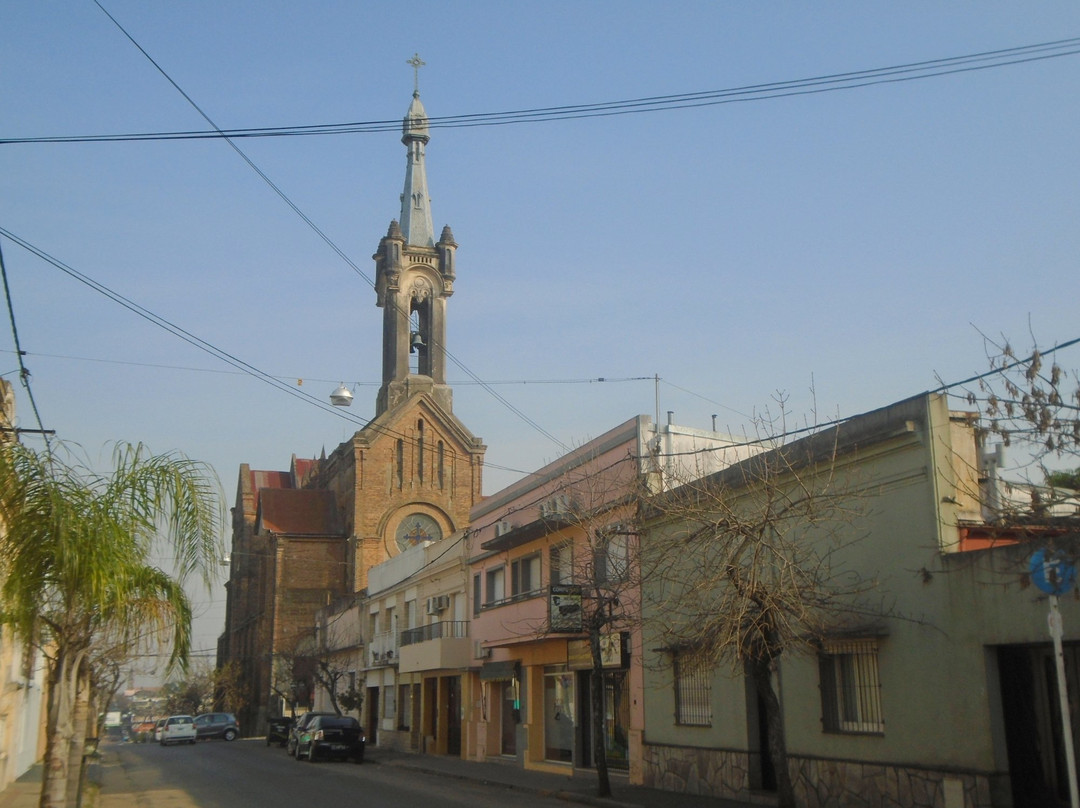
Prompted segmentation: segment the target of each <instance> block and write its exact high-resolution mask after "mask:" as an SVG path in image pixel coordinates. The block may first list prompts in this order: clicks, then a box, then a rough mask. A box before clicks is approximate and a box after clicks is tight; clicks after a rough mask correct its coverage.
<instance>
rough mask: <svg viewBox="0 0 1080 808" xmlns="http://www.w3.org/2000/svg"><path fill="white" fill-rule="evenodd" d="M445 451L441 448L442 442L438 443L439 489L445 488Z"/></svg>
mask: <svg viewBox="0 0 1080 808" xmlns="http://www.w3.org/2000/svg"><path fill="white" fill-rule="evenodd" d="M445 455H446V450H445V448H444V447H443V442H442V441H439V488H445V487H446V478H445V470H444V468H443V464H444V462H445Z"/></svg>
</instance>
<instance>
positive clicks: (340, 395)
mask: <svg viewBox="0 0 1080 808" xmlns="http://www.w3.org/2000/svg"><path fill="white" fill-rule="evenodd" d="M352 400H353V394H352V391H351V390H349V388H348V387H346V386H345V382H342V383H341V386H340V387H338V389H337V390H335V391H334V392H332V393H331V394H330V403H331V404H333V405H334V406H335V407H348V406H349V405H350V404H352Z"/></svg>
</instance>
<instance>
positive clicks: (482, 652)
mask: <svg viewBox="0 0 1080 808" xmlns="http://www.w3.org/2000/svg"><path fill="white" fill-rule="evenodd" d="M473 658H474V659H490V658H491V649H490V648H485V647H484V646H483V645H481V644H480V640H476V641H475V642H474V643H473Z"/></svg>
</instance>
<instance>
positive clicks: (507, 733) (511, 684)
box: [498, 680, 518, 755]
mask: <svg viewBox="0 0 1080 808" xmlns="http://www.w3.org/2000/svg"><path fill="white" fill-rule="evenodd" d="M498 688H499V691H500V693H499V695H500V698H499V738H500V740H499V754H501V755H517V726H518V722H517V715H518V713H517V682H515V681H513V680H511V681H507V682H499V683H498Z"/></svg>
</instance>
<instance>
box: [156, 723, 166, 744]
mask: <svg viewBox="0 0 1080 808" xmlns="http://www.w3.org/2000/svg"><path fill="white" fill-rule="evenodd" d="M163 729H165V719H164V718H159V719H158V720H157V723H156V724H154V740H155V741H156V742H158V743H160V742H161V731H162V730H163Z"/></svg>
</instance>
